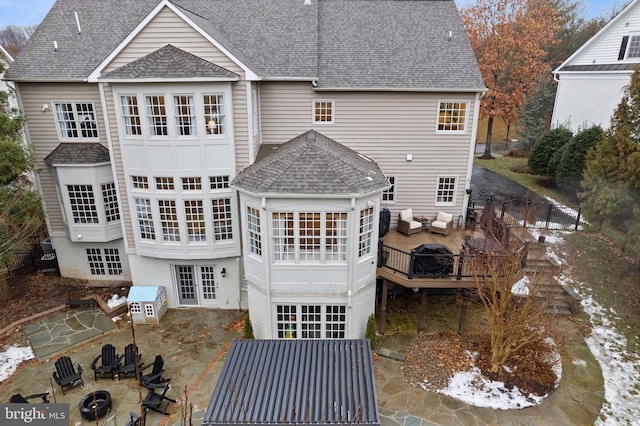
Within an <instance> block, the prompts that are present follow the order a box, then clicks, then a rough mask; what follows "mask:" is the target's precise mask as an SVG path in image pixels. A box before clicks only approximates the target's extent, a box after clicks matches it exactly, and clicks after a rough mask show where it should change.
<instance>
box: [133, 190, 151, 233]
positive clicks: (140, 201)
mask: <svg viewBox="0 0 640 426" xmlns="http://www.w3.org/2000/svg"><path fill="white" fill-rule="evenodd" d="M133 201H134V203H135V206H136V218H137V219H138V226H139V227H140V238H142V239H143V240H155V239H156V231H155V228H154V226H153V215H152V212H151V201H149V199H148V198H134V199H133Z"/></svg>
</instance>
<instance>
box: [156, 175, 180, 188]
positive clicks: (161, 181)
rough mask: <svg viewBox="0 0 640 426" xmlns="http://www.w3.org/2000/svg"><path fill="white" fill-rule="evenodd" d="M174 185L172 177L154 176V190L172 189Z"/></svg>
mask: <svg viewBox="0 0 640 426" xmlns="http://www.w3.org/2000/svg"><path fill="white" fill-rule="evenodd" d="M174 189H175V185H174V184H173V178H172V177H157V178H156V190H158V191H173V190H174Z"/></svg>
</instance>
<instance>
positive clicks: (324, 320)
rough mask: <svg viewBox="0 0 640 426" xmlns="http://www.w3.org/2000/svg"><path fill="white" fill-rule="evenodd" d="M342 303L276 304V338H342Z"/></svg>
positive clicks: (344, 331)
mask: <svg viewBox="0 0 640 426" xmlns="http://www.w3.org/2000/svg"><path fill="white" fill-rule="evenodd" d="M346 324H347V315H346V308H345V306H344V305H306V304H292V305H284V304H282V305H276V333H277V338H278V339H344V338H345V335H346Z"/></svg>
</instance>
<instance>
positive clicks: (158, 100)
mask: <svg viewBox="0 0 640 426" xmlns="http://www.w3.org/2000/svg"><path fill="white" fill-rule="evenodd" d="M145 103H146V107H147V122H148V123H149V135H151V136H167V135H168V134H169V133H168V130H167V108H166V106H165V102H164V96H163V95H147V96H145Z"/></svg>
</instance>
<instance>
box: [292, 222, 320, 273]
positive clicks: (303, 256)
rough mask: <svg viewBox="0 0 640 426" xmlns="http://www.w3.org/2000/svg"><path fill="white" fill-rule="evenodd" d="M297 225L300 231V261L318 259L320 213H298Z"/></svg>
mask: <svg viewBox="0 0 640 426" xmlns="http://www.w3.org/2000/svg"><path fill="white" fill-rule="evenodd" d="M298 227H299V232H300V239H299V241H300V261H301V262H306V261H319V260H320V247H321V245H320V244H321V242H322V239H321V235H320V213H317V212H316V213H307V212H300V213H298Z"/></svg>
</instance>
